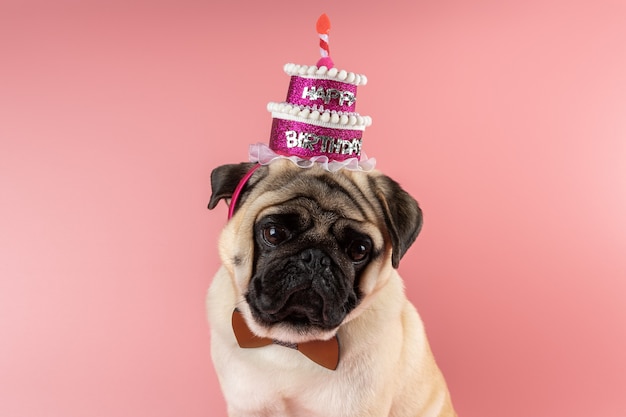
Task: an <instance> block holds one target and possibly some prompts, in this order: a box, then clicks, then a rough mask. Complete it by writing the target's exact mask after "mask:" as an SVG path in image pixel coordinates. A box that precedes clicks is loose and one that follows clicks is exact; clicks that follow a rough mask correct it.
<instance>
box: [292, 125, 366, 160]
mask: <svg viewBox="0 0 626 417" xmlns="http://www.w3.org/2000/svg"><path fill="white" fill-rule="evenodd" d="M285 138H286V139H287V147H288V148H295V147H298V148H302V149H307V150H310V151H313V152H323V153H336V154H342V155H352V154H354V155H361V144H362V142H361V138H354V139H352V140H349V139H335V138H333V137H330V136H324V135H316V134H314V133H306V132H299V133H298V132H296V131H295V130H288V131H286V132H285Z"/></svg>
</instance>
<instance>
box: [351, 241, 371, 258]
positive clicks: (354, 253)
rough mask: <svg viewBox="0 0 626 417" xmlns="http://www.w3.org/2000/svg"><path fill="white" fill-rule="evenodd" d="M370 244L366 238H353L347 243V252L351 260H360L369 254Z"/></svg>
mask: <svg viewBox="0 0 626 417" xmlns="http://www.w3.org/2000/svg"><path fill="white" fill-rule="evenodd" d="M371 249H372V245H371V243H370V242H368V241H367V240H362V239H358V240H353V241H352V242H350V245H348V248H347V253H348V256H349V257H350V259H352V261H353V262H361V261H363V260H364V259H365V258H367V256H368V255H369V254H370V251H371Z"/></svg>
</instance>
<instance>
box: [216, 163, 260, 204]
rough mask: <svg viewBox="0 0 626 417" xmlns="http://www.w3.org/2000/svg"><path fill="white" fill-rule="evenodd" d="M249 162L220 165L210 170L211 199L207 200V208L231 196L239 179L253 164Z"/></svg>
mask: <svg viewBox="0 0 626 417" xmlns="http://www.w3.org/2000/svg"><path fill="white" fill-rule="evenodd" d="M255 165H256V164H254V163H251V162H242V163H239V164H228V165H222V166H219V167H217V168H215V169H214V170H213V172H211V199H210V200H209V210H212V209H214V208H215V206H217V203H219V202H220V200H222V199H229V198H231V197H232V196H233V193H234V192H235V188H237V185H238V184H239V181H241V179H242V178H243V177H244V176H245V175H246V174H247V173H248V172H249V171H250V170H251V169H252V168H253V167H254V166H255Z"/></svg>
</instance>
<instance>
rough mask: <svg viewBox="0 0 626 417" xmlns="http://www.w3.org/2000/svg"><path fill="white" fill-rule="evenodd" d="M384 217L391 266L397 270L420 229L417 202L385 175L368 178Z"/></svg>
mask: <svg viewBox="0 0 626 417" xmlns="http://www.w3.org/2000/svg"><path fill="white" fill-rule="evenodd" d="M370 180H371V181H373V184H372V185H373V187H372V189H374V190H375V192H376V197H377V198H378V200H379V202H380V205H381V207H382V209H383V213H384V216H385V223H386V225H387V229H388V230H389V235H390V236H391V243H392V245H393V251H392V254H391V264H392V266H393V267H394V268H397V267H398V265H399V264H400V259H401V258H402V257H403V256H404V254H405V253H406V251H407V250H408V249H409V247H410V246H411V245H412V244H413V242H415V239H416V238H417V235H418V234H419V232H420V230H421V229H422V223H423V217H422V210H421V209H420V207H419V205H418V204H417V201H415V199H414V198H413V197H411V196H410V195H409V193H407V192H406V191H404V190H403V189H402V187H400V184H398V183H397V182H396V181H394V180H392V179H391V178H389V177H388V176H386V175H380V176H376V177H370Z"/></svg>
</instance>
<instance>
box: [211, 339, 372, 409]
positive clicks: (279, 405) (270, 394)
mask: <svg viewBox="0 0 626 417" xmlns="http://www.w3.org/2000/svg"><path fill="white" fill-rule="evenodd" d="M261 349H266V351H265V352H264V353H266V354H268V353H269V352H267V349H269V350H275V351H276V352H277V354H278V355H279V356H281V357H282V361H283V362H284V361H285V360H288V359H291V360H294V361H295V362H296V363H297V362H298V360H300V359H301V358H300V357H299V356H297V355H294V356H295V357H291V356H292V355H290V353H291V352H288V351H282V349H286V348H282V347H280V346H273V347H270V346H268V347H264V348H261ZM238 353H241V354H246V353H247V352H246V351H245V350H240V351H239V352H238ZM295 353H296V354H298V352H295ZM248 359H249V358H248ZM304 360H305V361H306V360H308V359H306V358H304ZM274 363H277V362H274ZM259 364H260V362H256V363H255V365H256V366H250V362H249V361H248V360H244V361H243V362H241V363H240V364H238V365H237V366H235V364H234V363H232V362H231V369H230V371H231V372H229V373H228V375H230V376H233V375H238V376H242V375H246V377H245V378H231V377H228V376H226V377H225V378H224V379H225V380H228V382H227V383H226V384H223V388H224V393H225V395H226V397H227V399H229V401H228V403H229V409H230V411H231V414H232V415H233V416H255V417H265V416H267V417H270V416H271V417H281V416H285V417H287V416H289V417H297V416H307V417H328V416H336V417H344V416H345V417H353V416H355V415H359V410H360V408H361V407H362V406H363V403H365V402H367V399H366V398H361V397H362V396H363V393H365V392H367V390H366V389H363V388H364V386H366V385H368V384H367V383H366V381H365V378H364V376H363V375H361V376H358V375H345V374H344V373H342V372H341V371H330V370H326V369H322V368H319V369H318V365H315V364H314V365H313V366H312V367H310V366H309V364H308V363H307V364H305V365H303V366H302V369H300V370H298V369H288V370H284V371H283V370H278V369H276V368H274V369H263V367H262V366H260V367H259V366H258V365H259ZM233 367H237V368H239V367H241V368H240V369H233ZM347 381H351V382H352V383H346V382H347ZM223 382H226V381H223ZM359 387H360V388H359Z"/></svg>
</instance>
